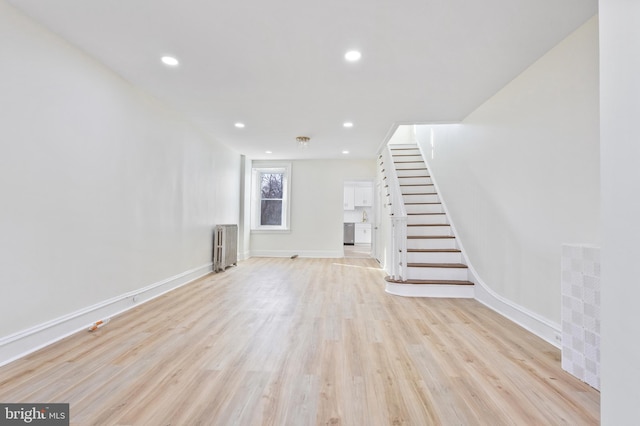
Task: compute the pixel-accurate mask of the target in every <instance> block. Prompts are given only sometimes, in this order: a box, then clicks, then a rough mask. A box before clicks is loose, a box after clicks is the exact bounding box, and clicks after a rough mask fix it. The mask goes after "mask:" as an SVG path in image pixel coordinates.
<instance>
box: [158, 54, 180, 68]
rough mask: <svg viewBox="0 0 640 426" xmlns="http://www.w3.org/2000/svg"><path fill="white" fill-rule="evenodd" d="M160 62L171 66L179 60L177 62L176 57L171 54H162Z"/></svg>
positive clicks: (175, 64)
mask: <svg viewBox="0 0 640 426" xmlns="http://www.w3.org/2000/svg"><path fill="white" fill-rule="evenodd" d="M162 63H163V64H165V65H169V66H172V67H175V66H177V65H178V64H180V62H178V60H177V59H176V58H174V57H173V56H163V57H162Z"/></svg>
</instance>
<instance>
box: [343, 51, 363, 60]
mask: <svg viewBox="0 0 640 426" xmlns="http://www.w3.org/2000/svg"><path fill="white" fill-rule="evenodd" d="M361 57H362V53H360V52H358V51H357V50H350V51H348V52H347V53H345V54H344V58H345V59H346V60H347V61H349V62H356V61H359V60H360V58H361Z"/></svg>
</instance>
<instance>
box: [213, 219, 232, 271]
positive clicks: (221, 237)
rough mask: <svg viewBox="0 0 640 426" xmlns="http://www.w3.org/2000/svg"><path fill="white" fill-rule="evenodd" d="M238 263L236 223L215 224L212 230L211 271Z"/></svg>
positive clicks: (220, 269) (222, 269) (221, 269)
mask: <svg viewBox="0 0 640 426" xmlns="http://www.w3.org/2000/svg"><path fill="white" fill-rule="evenodd" d="M237 264H238V225H216V227H215V228H214V230H213V272H218V271H224V270H225V269H226V268H227V267H228V266H231V265H237Z"/></svg>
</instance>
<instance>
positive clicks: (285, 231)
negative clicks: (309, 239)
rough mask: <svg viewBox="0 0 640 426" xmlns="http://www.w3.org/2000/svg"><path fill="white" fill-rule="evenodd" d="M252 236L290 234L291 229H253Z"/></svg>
mask: <svg viewBox="0 0 640 426" xmlns="http://www.w3.org/2000/svg"><path fill="white" fill-rule="evenodd" d="M251 233H252V234H290V233H291V229H289V228H287V229H284V228H283V229H252V230H251Z"/></svg>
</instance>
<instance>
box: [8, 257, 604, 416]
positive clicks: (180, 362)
mask: <svg viewBox="0 0 640 426" xmlns="http://www.w3.org/2000/svg"><path fill="white" fill-rule="evenodd" d="M384 275H385V274H384V272H383V271H381V270H380V269H379V268H378V266H377V263H376V262H375V261H374V260H372V259H365V258H362V259H360V258H353V259H351V258H349V259H346V258H345V259H304V258H297V259H289V258H284V259H268V258H254V259H250V260H247V261H244V262H240V263H239V265H238V266H237V267H234V268H231V269H228V270H227V271H226V272H223V273H218V274H215V275H210V276H207V277H205V278H203V279H201V280H199V281H197V282H195V283H192V284H189V285H187V286H184V287H181V288H179V289H177V290H175V291H173V292H171V293H169V294H166V295H164V296H161V297H159V298H157V299H155V300H153V301H150V302H148V303H146V304H144V305H141V306H139V307H137V308H136V309H134V310H131V311H129V312H127V313H124V314H122V315H120V316H117V317H115V318H113V319H112V320H111V321H110V322H109V323H108V324H107V325H106V326H104V327H102V328H100V329H99V330H97V331H95V332H93V333H89V332H82V333H78V334H75V335H73V336H70V337H68V338H66V339H64V340H62V341H60V342H58V343H56V344H54V345H51V346H49V347H47V348H45V349H43V350H40V351H38V352H36V353H34V354H32V355H29V356H27V357H25V358H22V359H20V360H17V361H15V362H13V363H11V364H8V365H6V366H4V367H0V401H2V402H52V403H53V402H68V403H70V407H71V424H72V425H198V424H200V425H357V426H359V425H400V424H406V425H533V424H536V425H538V424H539V425H560V424H567V425H595V424H598V423H599V406H600V395H599V393H598V392H597V391H596V390H594V389H592V388H591V387H589V386H588V385H586V384H584V383H582V382H581V381H579V380H578V379H576V378H574V377H572V376H571V375H569V374H568V373H566V372H564V371H563V370H562V369H561V367H560V352H559V350H558V349H556V348H554V347H553V346H551V345H549V344H548V343H546V342H544V341H542V340H541V339H539V338H538V337H536V336H534V335H532V334H530V333H528V332H527V331H525V330H523V329H522V328H520V327H518V326H517V325H515V324H513V323H512V322H510V321H508V320H507V319H505V318H503V317H501V316H500V315H498V314H496V313H494V312H493V311H491V310H489V309H488V308H486V307H485V306H483V305H481V304H480V303H478V302H476V301H474V300H468V299H457V300H454V299H420V298H403V297H398V296H392V295H389V294H387V293H385V292H384V279H383V278H384Z"/></svg>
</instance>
